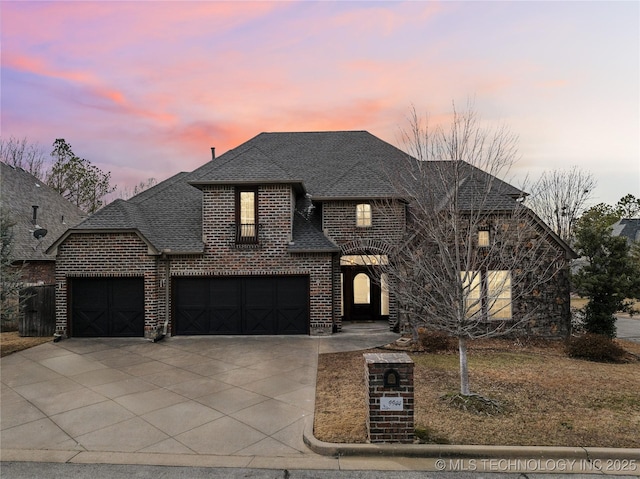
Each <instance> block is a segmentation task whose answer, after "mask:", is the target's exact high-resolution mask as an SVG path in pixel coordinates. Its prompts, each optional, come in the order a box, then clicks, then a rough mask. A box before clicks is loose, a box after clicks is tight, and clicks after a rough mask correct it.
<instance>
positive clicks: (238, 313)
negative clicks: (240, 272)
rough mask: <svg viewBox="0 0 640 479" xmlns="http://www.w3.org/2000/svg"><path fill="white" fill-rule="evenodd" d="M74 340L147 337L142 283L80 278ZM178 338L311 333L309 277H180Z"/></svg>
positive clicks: (74, 293) (75, 286)
mask: <svg viewBox="0 0 640 479" xmlns="http://www.w3.org/2000/svg"><path fill="white" fill-rule="evenodd" d="M70 300H71V301H70V302H71V311H70V312H71V324H70V326H71V335H72V336H76V337H142V336H144V317H145V314H144V280H143V279H142V278H76V279H72V280H71V283H70ZM173 323H174V331H173V332H174V334H179V335H192V334H193V335H195V334H307V333H308V332H309V279H308V277H306V276H277V277H273V276H271V277H242V278H176V279H174V290H173Z"/></svg>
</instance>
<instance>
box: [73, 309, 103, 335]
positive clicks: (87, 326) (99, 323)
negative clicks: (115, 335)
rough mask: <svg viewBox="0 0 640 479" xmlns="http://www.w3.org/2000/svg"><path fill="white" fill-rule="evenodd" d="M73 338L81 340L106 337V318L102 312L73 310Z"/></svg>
mask: <svg viewBox="0 0 640 479" xmlns="http://www.w3.org/2000/svg"><path fill="white" fill-rule="evenodd" d="M72 314H73V318H74V326H75V327H74V336H77V337H82V338H92V337H102V336H108V335H109V331H108V329H107V327H106V326H107V318H106V312H105V311H104V310H88V309H80V308H73V310H72Z"/></svg>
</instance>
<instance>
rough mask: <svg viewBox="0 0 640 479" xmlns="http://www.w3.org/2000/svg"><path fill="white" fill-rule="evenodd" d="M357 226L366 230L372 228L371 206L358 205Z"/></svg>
mask: <svg viewBox="0 0 640 479" xmlns="http://www.w3.org/2000/svg"><path fill="white" fill-rule="evenodd" d="M356 226H358V227H361V228H366V227H368V226H371V205H370V204H368V203H360V204H358V205H356Z"/></svg>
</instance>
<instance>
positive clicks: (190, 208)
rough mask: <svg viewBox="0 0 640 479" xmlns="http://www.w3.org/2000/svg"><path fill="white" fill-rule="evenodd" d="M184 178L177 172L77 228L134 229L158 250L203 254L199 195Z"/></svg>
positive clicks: (118, 202) (101, 212)
mask: <svg viewBox="0 0 640 479" xmlns="http://www.w3.org/2000/svg"><path fill="white" fill-rule="evenodd" d="M187 176H188V173H185V172H182V173H178V174H177V175H175V176H173V177H171V178H169V179H167V180H165V181H163V182H162V183H159V184H157V185H156V186H154V187H153V188H150V189H148V190H145V191H143V192H142V193H140V194H139V195H136V196H134V197H133V198H131V199H130V200H128V201H124V200H116V201H114V202H113V203H110V204H108V205H107V206H105V207H104V208H102V209H100V210H99V211H97V212H96V213H95V214H94V215H93V216H91V217H90V218H88V219H87V220H86V221H84V222H82V223H81V224H79V225H78V227H77V228H76V229H78V230H110V229H126V230H130V229H137V230H138V231H139V232H140V233H141V234H142V235H143V236H144V237H145V238H146V239H147V240H148V241H149V242H150V243H151V244H152V245H153V246H154V247H155V248H156V249H157V250H158V251H162V250H164V249H170V250H171V251H172V253H196V252H202V251H203V250H204V244H203V242H202V219H201V218H202V193H201V192H200V191H198V190H197V189H195V188H194V187H192V186H191V185H189V184H188V183H187V182H186V181H185V178H186V177H187Z"/></svg>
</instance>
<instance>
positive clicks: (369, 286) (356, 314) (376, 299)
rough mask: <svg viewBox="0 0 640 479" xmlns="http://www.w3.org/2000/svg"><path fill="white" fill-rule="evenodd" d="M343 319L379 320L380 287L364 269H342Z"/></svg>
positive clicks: (367, 270) (366, 269)
mask: <svg viewBox="0 0 640 479" xmlns="http://www.w3.org/2000/svg"><path fill="white" fill-rule="evenodd" d="M342 273H343V296H342V297H343V300H344V319H345V320H346V321H375V320H378V319H380V285H379V284H378V283H377V281H376V280H375V279H374V277H373V276H372V275H371V271H370V270H369V269H368V268H366V267H343V269H342Z"/></svg>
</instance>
